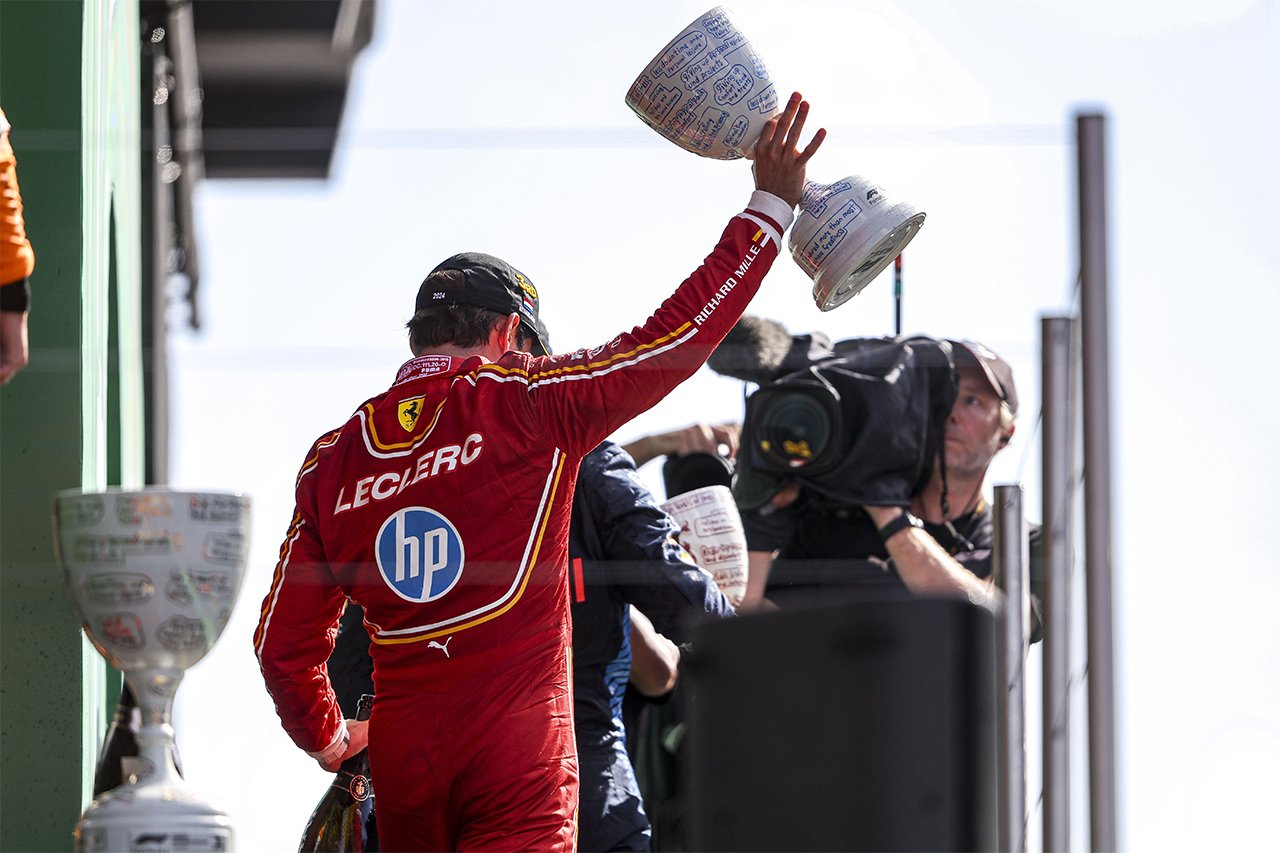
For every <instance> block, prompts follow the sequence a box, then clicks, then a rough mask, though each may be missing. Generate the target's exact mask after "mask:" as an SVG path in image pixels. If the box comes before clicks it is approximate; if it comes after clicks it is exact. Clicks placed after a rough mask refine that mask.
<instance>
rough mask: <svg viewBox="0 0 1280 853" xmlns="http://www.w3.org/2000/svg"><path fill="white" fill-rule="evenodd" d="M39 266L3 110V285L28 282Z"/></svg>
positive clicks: (0, 274) (0, 127) (0, 117)
mask: <svg viewBox="0 0 1280 853" xmlns="http://www.w3.org/2000/svg"><path fill="white" fill-rule="evenodd" d="M35 265H36V256H35V252H34V251H32V249H31V241H29V240H28V239H27V229H26V226H25V225H24V223H23V221H22V194H21V193H20V192H19V191H18V162H17V158H16V157H15V156H14V153H13V146H11V145H10V144H9V122H8V121H7V120H6V119H5V117H4V111H3V110H0V285H5V284H13V283H16V282H20V281H24V280H25V279H26V278H27V277H28V276H30V275H31V271H32V270H34V269H35Z"/></svg>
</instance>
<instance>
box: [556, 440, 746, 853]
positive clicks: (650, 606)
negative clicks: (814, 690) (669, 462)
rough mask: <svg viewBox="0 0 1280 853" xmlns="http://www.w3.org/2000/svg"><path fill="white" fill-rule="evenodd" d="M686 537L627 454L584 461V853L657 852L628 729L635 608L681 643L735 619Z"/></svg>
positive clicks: (573, 565)
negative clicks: (696, 621) (626, 698)
mask: <svg viewBox="0 0 1280 853" xmlns="http://www.w3.org/2000/svg"><path fill="white" fill-rule="evenodd" d="M678 533H679V527H678V526H677V525H676V523H675V521H673V520H672V518H671V517H670V516H669V515H667V514H666V513H665V512H663V511H662V509H661V508H660V507H659V506H658V503H657V501H656V500H655V499H654V497H653V495H652V494H651V493H650V492H649V490H648V489H647V488H645V486H644V485H643V484H642V483H641V482H640V478H639V476H638V475H637V474H636V468H635V463H634V462H633V461H632V459H631V457H630V456H629V455H628V454H627V452H626V451H625V450H623V449H622V448H620V447H618V446H617V445H616V444H613V443H611V442H607V441H606V442H604V443H603V444H601V445H600V446H598V447H597V448H596V449H595V450H593V451H591V453H589V454H587V456H586V457H585V458H584V459H583V460H582V467H581V468H580V469H579V471H578V485H577V491H576V493H575V495H574V499H573V516H572V522H571V524H570V527H569V561H570V565H569V592H570V595H569V601H570V607H571V608H572V611H573V690H574V725H575V726H576V730H577V739H578V764H579V768H580V771H581V776H582V789H581V795H580V804H579V811H578V827H579V838H578V846H579V849H581V850H584V851H597V850H647V849H649V820H648V818H647V817H646V816H645V814H644V807H643V805H642V803H641V798H640V788H639V785H638V784H637V783H636V778H635V773H634V771H633V769H632V767H631V760H630V759H629V758H628V756H627V744H626V731H625V728H624V726H623V722H622V698H623V695H624V694H625V692H626V687H627V677H628V675H629V674H630V671H631V643H630V639H629V638H630V625H631V620H630V615H629V614H630V609H629V607H628V605H631V604H634V605H635V606H636V607H637V608H638V609H639V610H640V611H641V612H642V613H644V614H645V615H646V616H648V617H649V620H650V621H651V622H653V625H654V627H655V628H656V629H657V630H658V631H660V632H661V633H663V634H664V635H666V636H667V637H669V638H670V639H672V640H674V641H676V642H680V641H681V640H682V639H683V638H684V636H685V633H686V624H687V622H688V621H689V620H691V619H692V618H695V617H696V616H698V615H702V614H713V615H716V616H731V615H733V606H732V605H731V604H730V603H729V601H728V599H726V598H725V597H724V596H723V595H722V594H721V593H720V590H719V588H717V587H716V584H715V581H714V580H713V579H712V578H711V576H710V575H709V574H707V573H706V572H704V571H702V570H701V569H699V568H698V567H697V565H696V564H695V563H693V561H692V558H690V557H689V555H688V554H687V552H685V550H684V549H683V548H681V547H680V544H679V542H678V541H677V539H676V536H677V534H678Z"/></svg>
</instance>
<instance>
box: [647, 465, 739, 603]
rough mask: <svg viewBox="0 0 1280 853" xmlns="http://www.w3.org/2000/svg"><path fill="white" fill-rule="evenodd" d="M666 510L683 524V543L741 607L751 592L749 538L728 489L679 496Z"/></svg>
mask: <svg viewBox="0 0 1280 853" xmlns="http://www.w3.org/2000/svg"><path fill="white" fill-rule="evenodd" d="M662 509H663V510H664V511H665V512H666V513H667V515H670V516H671V517H672V518H674V519H675V520H676V523H677V524H679V525H680V544H681V545H682V546H683V547H684V549H685V550H686V551H688V552H689V554H690V555H692V556H693V559H694V560H695V561H696V562H697V564H698V566H699V567H700V568H702V569H703V570H704V571H706V572H707V574H709V575H711V577H712V578H714V579H715V582H716V586H718V587H719V588H720V591H721V592H722V593H724V596H725V598H727V599H729V602H730V603H731V604H732V605H733V606H734V607H737V606H738V605H739V604H741V603H742V597H743V596H744V595H746V592H747V537H746V534H745V533H744V532H743V528H742V516H741V515H739V514H738V505H737V504H736V503H734V500H733V493H732V492H730V491H729V487H728V486H703V487H702V488H700V489H694V490H693V491H691V492H685V493H684V494H682V495H676V496H675V497H674V498H671V499H669V500H667V501H666V502H665V503H663V504H662Z"/></svg>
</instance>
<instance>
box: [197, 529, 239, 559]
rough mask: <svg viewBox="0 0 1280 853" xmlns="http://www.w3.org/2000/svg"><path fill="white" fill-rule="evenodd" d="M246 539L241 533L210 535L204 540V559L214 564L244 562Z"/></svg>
mask: <svg viewBox="0 0 1280 853" xmlns="http://www.w3.org/2000/svg"><path fill="white" fill-rule="evenodd" d="M244 546H245V538H244V536H243V535H241V534H239V533H210V534H209V535H208V536H206V537H205V538H204V558H205V559H206V560H208V561H210V562H213V563H232V564H235V563H242V562H244Z"/></svg>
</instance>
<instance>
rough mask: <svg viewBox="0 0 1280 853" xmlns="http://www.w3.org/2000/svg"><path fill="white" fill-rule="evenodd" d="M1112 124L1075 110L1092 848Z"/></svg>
mask: <svg viewBox="0 0 1280 853" xmlns="http://www.w3.org/2000/svg"><path fill="white" fill-rule="evenodd" d="M1106 129H1107V125H1106V118H1105V117H1104V116H1102V115H1097V114H1091V115H1080V116H1077V119H1076V131H1077V141H1076V145H1077V155H1078V159H1079V169H1080V173H1079V179H1080V278H1081V312H1080V314H1081V329H1082V333H1083V334H1082V347H1083V353H1082V355H1083V358H1082V364H1083V374H1084V407H1083V412H1084V467H1085V479H1084V531H1085V587H1086V593H1085V597H1086V601H1087V607H1086V626H1087V632H1088V639H1087V643H1086V645H1087V648H1088V653H1089V788H1090V802H1089V820H1090V829H1091V845H1090V846H1091V848H1092V849H1093V850H1115V849H1116V809H1115V805H1116V790H1115V676H1114V674H1113V671H1112V662H1113V652H1112V626H1113V621H1112V615H1111V591H1112V581H1111V430H1110V418H1111V410H1110V399H1111V391H1110V387H1109V385H1108V373H1109V370H1110V363H1109V358H1108V354H1107V342H1108V340H1109V336H1108V332H1107V323H1108V320H1109V317H1108V313H1107V194H1106V178H1107V175H1106Z"/></svg>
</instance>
